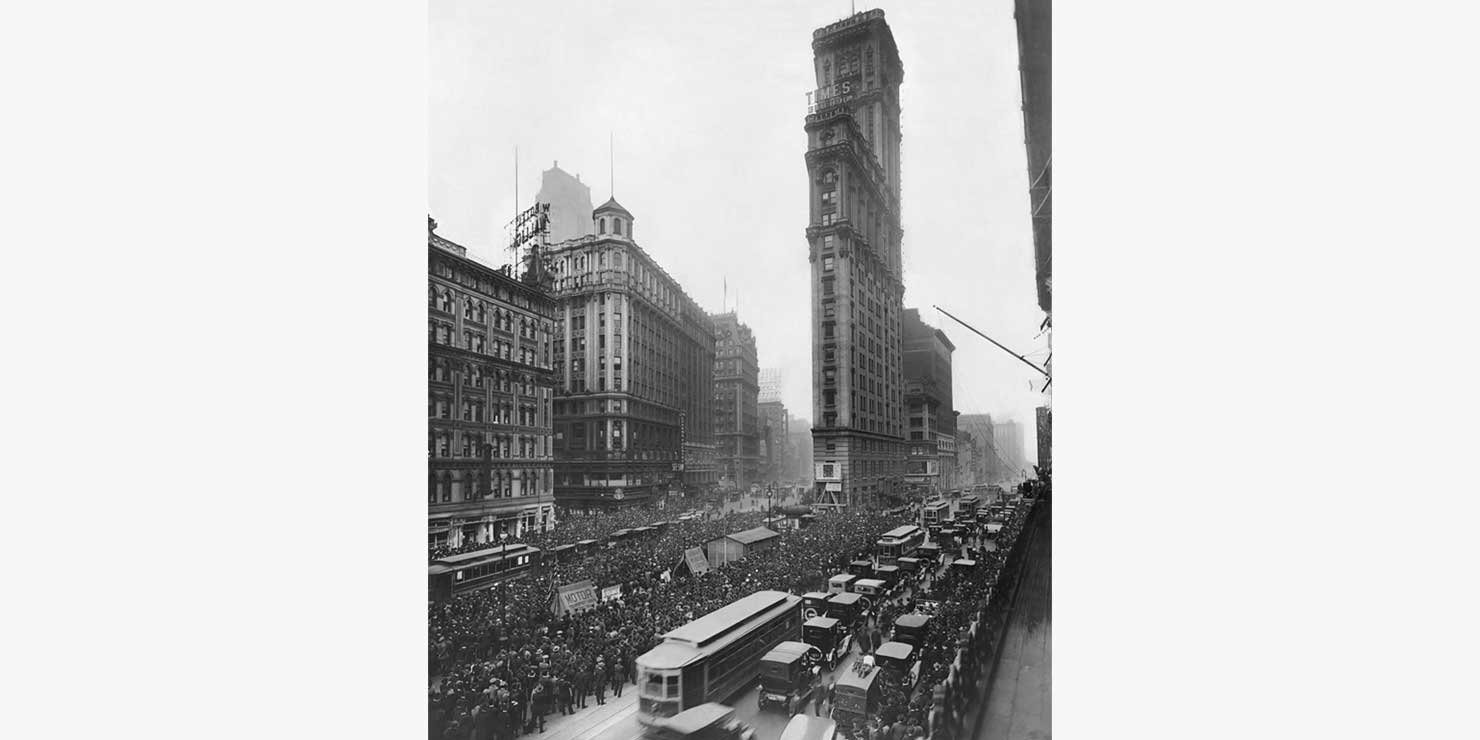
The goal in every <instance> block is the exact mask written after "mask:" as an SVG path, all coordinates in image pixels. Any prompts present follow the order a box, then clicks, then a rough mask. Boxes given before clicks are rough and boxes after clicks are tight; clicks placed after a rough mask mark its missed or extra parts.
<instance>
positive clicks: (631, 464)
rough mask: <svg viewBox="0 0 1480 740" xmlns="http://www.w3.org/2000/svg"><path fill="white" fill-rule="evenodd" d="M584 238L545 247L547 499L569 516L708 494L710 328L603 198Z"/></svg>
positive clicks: (624, 214)
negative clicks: (550, 403) (550, 414)
mask: <svg viewBox="0 0 1480 740" xmlns="http://www.w3.org/2000/svg"><path fill="white" fill-rule="evenodd" d="M592 220H593V222H594V225H595V233H594V234H593V235H591V236H585V237H581V238H578V239H574V240H570V241H566V242H562V243H559V244H555V245H553V246H551V247H550V248H549V249H548V250H547V254H548V256H549V260H550V265H551V268H552V270H553V271H554V273H555V274H556V275H557V278H556V281H555V287H554V294H555V297H556V299H557V301H558V304H559V305H558V308H557V310H556V320H555V342H554V365H555V368H556V376H557V387H558V388H559V391H558V393H557V397H556V399H555V470H556V475H555V496H556V499H557V500H558V501H559V502H560V504H561V505H562V506H566V507H572V508H577V509H593V508H600V507H612V506H625V505H635V504H640V503H645V502H649V501H652V500H654V499H656V498H658V497H661V496H663V495H665V494H667V493H668V492H670V491H674V490H679V489H680V488H684V489H689V490H691V491H694V490H699V489H703V488H705V487H712V486H713V485H714V483H715V481H716V480H717V473H716V471H715V463H714V415H713V394H714V331H713V329H712V327H711V324H710V319H709V316H708V314H706V313H705V312H704V311H703V309H701V308H699V306H698V305H697V304H695V303H694V301H693V300H692V299H691V298H689V296H688V294H687V293H685V292H684V290H683V288H682V286H680V285H679V284H678V282H677V281H676V280H674V279H673V278H672V277H670V276H669V275H668V273H667V272H665V271H664V270H663V268H662V267H661V266H659V265H658V263H657V262H655V261H654V260H653V259H652V257H650V256H649V255H648V254H647V252H645V251H643V249H642V248H641V247H639V246H638V244H637V242H636V241H635V240H634V239H633V222H634V218H633V216H632V214H631V212H629V211H628V210H627V209H626V208H623V207H622V206H621V204H619V203H617V201H616V199H615V198H613V199H611V200H608V201H607V202H606V203H605V204H603V205H602V206H601V207H600V208H597V209H595V211H594V212H593V213H592Z"/></svg>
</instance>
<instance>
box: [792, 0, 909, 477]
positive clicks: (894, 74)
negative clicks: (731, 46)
mask: <svg viewBox="0 0 1480 740" xmlns="http://www.w3.org/2000/svg"><path fill="white" fill-rule="evenodd" d="M812 53H813V65H814V72H815V74H816V79H817V88H818V89H817V90H816V91H815V92H814V93H812V95H811V101H812V107H811V111H810V112H809V113H808V115H807V118H806V126H805V128H806V132H807V154H806V163H807V177H808V181H809V184H810V188H809V214H810V215H809V220H808V223H809V225H808V227H807V244H808V255H809V260H810V262H811V270H812V303H811V318H812V368H813V374H812V375H813V378H812V384H813V386H812V399H813V401H812V403H813V418H812V421H813V424H814V425H815V426H814V427H813V432H812V445H813V447H812V454H813V457H814V459H815V461H816V469H817V470H818V471H819V475H818V478H819V480H818V481H817V492H818V496H819V501H820V503H822V504H824V505H835V506H848V505H851V504H856V503H858V502H860V501H863V500H870V499H877V498H878V497H880V496H881V495H884V494H891V493H898V492H900V491H901V489H902V483H903V473H904V461H905V439H904V414H903V412H902V407H903V403H904V382H903V377H902V374H901V367H900V365H901V357H900V321H901V318H900V313H901V310H902V301H903V299H904V282H903V280H904V278H903V272H902V267H901V263H902V260H901V254H900V243H901V241H902V239H903V236H904V234H903V231H902V229H901V228H900V223H899V217H900V187H899V181H900V180H899V178H900V175H899V147H900V141H901V134H900V127H899V113H900V109H899V85H900V82H901V81H902V80H903V78H904V67H903V66H902V64H901V63H900V60H899V52H898V50H897V48H896V47H895V43H894V35H893V33H892V32H891V31H890V30H889V24H888V23H886V22H885V20H884V11H882V10H869V11H867V12H863V13H857V14H854V15H852V16H850V17H848V18H846V19H844V20H842V21H839V22H837V23H834V24H832V25H830V26H827V27H824V28H820V29H817V30H816V31H814V32H813V33H812Z"/></svg>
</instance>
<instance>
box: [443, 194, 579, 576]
mask: <svg viewBox="0 0 1480 740" xmlns="http://www.w3.org/2000/svg"><path fill="white" fill-rule="evenodd" d="M436 226H437V224H436V222H435V221H433V220H432V219H431V218H430V217H428V218H427V251H428V255H427V266H428V283H429V285H428V288H427V304H428V305H427V314H428V317H427V319H428V322H427V348H428V352H427V354H428V358H427V375H428V377H427V387H428V395H427V427H428V429H427V448H428V456H429V458H430V460H429V463H428V465H427V468H428V469H427V475H428V481H427V524H428V527H427V529H428V536H427V539H428V545H429V546H430V547H433V548H435V547H438V546H450V547H458V546H462V545H465V544H469V543H475V542H487V543H490V544H494V543H497V542H498V541H499V536H500V535H503V534H507V535H508V536H509V537H510V538H517V537H519V536H521V535H523V534H524V533H525V532H526V531H529V530H531V529H546V528H549V527H551V526H553V525H554V524H555V511H554V503H555V498H554V493H553V489H552V483H553V478H554V475H553V470H552V462H553V458H552V455H551V449H550V441H551V440H550V436H551V413H550V403H551V400H552V399H553V397H554V389H553V379H554V376H553V374H552V372H551V366H550V337H551V330H552V329H553V316H554V309H555V304H554V302H553V301H552V300H551V298H550V296H549V295H548V294H547V293H546V292H544V291H543V290H542V289H541V287H540V286H539V285H535V284H531V283H529V282H526V281H525V280H519V279H515V278H514V277H512V276H511V275H510V274H509V272H508V271H506V270H498V269H494V268H491V267H488V266H486V265H483V264H481V263H479V262H477V261H474V260H472V259H470V258H469V257H468V256H467V249H466V248H465V247H463V246H462V245H460V244H456V243H454V242H451V241H449V240H447V239H444V238H442V237H440V236H437V234H436V233H435V229H436Z"/></svg>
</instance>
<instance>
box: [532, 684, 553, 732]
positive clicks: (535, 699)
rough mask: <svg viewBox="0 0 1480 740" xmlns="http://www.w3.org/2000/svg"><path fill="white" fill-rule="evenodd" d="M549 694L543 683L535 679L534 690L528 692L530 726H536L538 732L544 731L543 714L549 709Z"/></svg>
mask: <svg viewBox="0 0 1480 740" xmlns="http://www.w3.org/2000/svg"><path fill="white" fill-rule="evenodd" d="M549 702H550V694H549V692H547V691H545V685H544V684H542V683H540V682H538V681H536V682H535V684H534V690H533V691H531V692H529V712H530V714H531V715H532V716H531V717H530V720H531V721H530V723H529V724H530V726H531V728H533V727H538V728H539V731H540V732H544V731H545V714H546V713H547V712H548V711H549Z"/></svg>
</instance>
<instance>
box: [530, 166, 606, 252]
mask: <svg viewBox="0 0 1480 740" xmlns="http://www.w3.org/2000/svg"><path fill="white" fill-rule="evenodd" d="M535 200H536V201H538V202H540V203H549V204H550V234H549V240H550V241H551V242H563V241H570V240H571V239H579V238H581V237H583V236H591V235H592V234H593V233H594V231H593V228H592V219H591V188H589V187H587V186H586V185H585V183H582V182H581V177H580V175H576V176H575V177H572V176H571V175H570V173H568V172H566V171H565V170H562V169H560V163H559V162H556V163H555V166H554V167H551V168H550V169H548V170H545V174H544V177H543V178H542V179H541V181H540V192H539V194H538V195H536V196H535Z"/></svg>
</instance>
